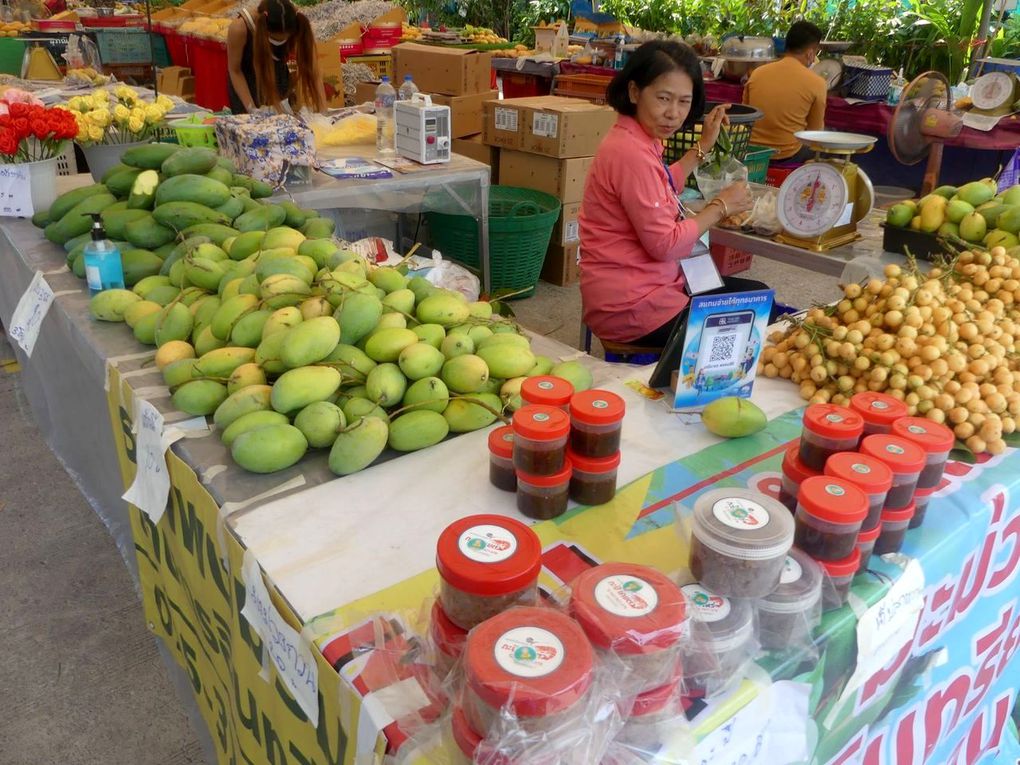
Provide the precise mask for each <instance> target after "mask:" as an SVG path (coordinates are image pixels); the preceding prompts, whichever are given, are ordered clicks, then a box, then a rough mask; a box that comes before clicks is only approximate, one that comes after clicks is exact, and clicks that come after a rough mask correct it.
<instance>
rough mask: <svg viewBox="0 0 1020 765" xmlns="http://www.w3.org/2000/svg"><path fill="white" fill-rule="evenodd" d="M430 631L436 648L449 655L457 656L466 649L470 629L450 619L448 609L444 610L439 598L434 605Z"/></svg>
mask: <svg viewBox="0 0 1020 765" xmlns="http://www.w3.org/2000/svg"><path fill="white" fill-rule="evenodd" d="M429 632H430V634H431V635H432V641H433V642H434V643H435V644H436V648H438V649H439V650H440V651H442V652H443V653H445V654H446V655H447V656H452V657H453V658H457V657H458V656H460V655H461V653H462V652H463V651H464V643H466V642H467V634H468V631H467V630H465V629H461V628H460V627H458V626H457V625H456V624H454V623H453V622H451V621H450V617H449V616H447V615H446V611H444V610H443V607H442V606H441V605H440V604H439V601H438V600H437V601H436V604H435V605H434V606H432V620H431V623H430V629H429Z"/></svg>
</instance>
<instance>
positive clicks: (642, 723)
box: [616, 674, 689, 762]
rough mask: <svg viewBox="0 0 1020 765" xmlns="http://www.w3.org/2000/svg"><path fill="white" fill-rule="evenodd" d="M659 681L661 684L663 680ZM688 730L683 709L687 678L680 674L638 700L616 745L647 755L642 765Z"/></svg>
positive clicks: (645, 693)
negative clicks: (684, 687)
mask: <svg viewBox="0 0 1020 765" xmlns="http://www.w3.org/2000/svg"><path fill="white" fill-rule="evenodd" d="M659 680H660V682H661V680H662V678H659ZM688 727H689V726H688V723H687V718H686V717H684V708H683V675H682V674H679V675H677V676H676V677H674V678H673V679H672V680H670V681H669V682H668V683H666V684H665V685H660V686H659V687H658V688H652V689H651V690H649V691H646V692H644V693H642V694H641V695H639V696H638V697H637V698H636V699H634V701H633V703H632V704H631V709H630V714H629V716H628V717H627V719H626V722H625V723H624V725H623V728H622V729H621V730H620V732H619V733H618V734H616V741H617V743H619V744H622V745H624V746H626V747H627V748H628V749H630V750H631V751H632V752H635V753H637V754H640V755H644V757H641V758H640V759H639V760H638V761H639V762H642V761H645V759H644V758H645V757H647V756H654V754H655V753H657V752H659V751H660V750H661V749H662V747H663V745H665V744H667V743H669V742H671V741H674V740H675V739H676V738H677V736H678V735H682V734H683V733H685V732H686V731H687V729H688Z"/></svg>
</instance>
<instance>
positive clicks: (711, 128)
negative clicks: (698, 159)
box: [698, 104, 730, 154]
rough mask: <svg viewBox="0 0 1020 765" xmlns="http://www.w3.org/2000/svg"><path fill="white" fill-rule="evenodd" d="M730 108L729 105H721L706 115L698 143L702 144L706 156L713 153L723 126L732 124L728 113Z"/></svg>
mask: <svg viewBox="0 0 1020 765" xmlns="http://www.w3.org/2000/svg"><path fill="white" fill-rule="evenodd" d="M729 108H730V105H729V104H719V105H718V106H717V107H715V108H714V109H713V110H712V111H710V112H709V113H708V114H706V115H705V119H704V121H703V122H702V127H701V138H700V139H699V141H698V143H700V144H701V150H702V151H703V152H705V153H706V154H708V153H709V152H710V151H712V149H713V147H714V146H715V142H716V141H718V140H719V131H720V130H722V127H723V125H727V126H728V125H729V124H730V117H729V115H728V114H727V113H726V112H727V111H728V110H729Z"/></svg>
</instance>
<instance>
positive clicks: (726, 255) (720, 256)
mask: <svg viewBox="0 0 1020 765" xmlns="http://www.w3.org/2000/svg"><path fill="white" fill-rule="evenodd" d="M708 249H709V252H711V253H712V260H714V261H715V267H716V268H718V269H719V275H720V276H732V275H733V274H739V273H740V272H741V271H746V270H747V269H749V268H750V267H751V259H752V258H753V257H754V256H753V255H752V254H751V253H749V252H744V251H743V250H738V249H736V248H734V247H725V246H723V245H721V244H713V245H711V246H709V248H708Z"/></svg>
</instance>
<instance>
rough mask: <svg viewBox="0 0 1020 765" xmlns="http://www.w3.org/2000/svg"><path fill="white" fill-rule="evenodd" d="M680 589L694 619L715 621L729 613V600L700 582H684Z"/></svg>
mask: <svg viewBox="0 0 1020 765" xmlns="http://www.w3.org/2000/svg"><path fill="white" fill-rule="evenodd" d="M680 590H681V591H682V592H683V594H684V596H685V597H686V598H687V602H688V603H690V605H691V617H692V618H694V619H695V620H696V621H699V622H717V621H720V620H722V619H725V618H726V617H727V616H729V615H730V602H729V601H728V600H727V599H726V598H724V597H722V596H721V595H716V594H715V593H714V592H711V591H709V590H706V589H705V588H704V587H702V586H701V585H700V584H685V585H684V586H683V587H681V588H680Z"/></svg>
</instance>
